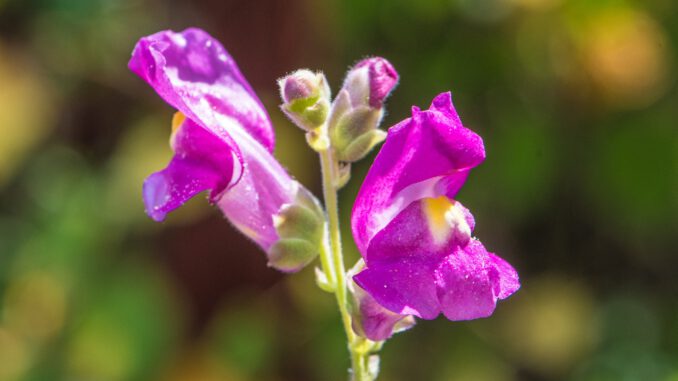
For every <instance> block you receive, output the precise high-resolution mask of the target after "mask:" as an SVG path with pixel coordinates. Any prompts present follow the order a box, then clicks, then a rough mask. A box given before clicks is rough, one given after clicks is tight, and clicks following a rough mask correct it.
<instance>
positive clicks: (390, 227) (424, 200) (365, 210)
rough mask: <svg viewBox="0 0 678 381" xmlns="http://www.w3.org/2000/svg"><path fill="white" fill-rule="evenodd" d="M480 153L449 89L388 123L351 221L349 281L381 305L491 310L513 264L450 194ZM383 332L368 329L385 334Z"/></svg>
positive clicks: (506, 288) (468, 315) (463, 315)
mask: <svg viewBox="0 0 678 381" xmlns="http://www.w3.org/2000/svg"><path fill="white" fill-rule="evenodd" d="M484 159H485V149H484V147H483V142H482V139H481V138H480V137H479V136H478V135H477V134H475V133H474V132H473V131H471V130H469V129H467V128H464V127H463V126H462V123H461V121H460V119H459V116H458V115H457V113H456V111H455V109H454V106H453V105H452V97H451V94H450V93H449V92H448V93H442V94H440V95H438V96H437V97H436V98H435V99H434V100H433V103H432V104H431V107H430V108H429V109H428V110H426V111H421V110H420V109H419V108H417V107H413V108H412V117H411V118H408V119H406V120H404V121H402V122H400V123H399V124H397V125H395V126H394V127H392V128H391V129H390V130H389V131H388V136H387V138H386V142H385V143H384V145H383V147H382V148H381V151H380V152H379V154H378V155H377V158H376V159H375V161H374V164H373V165H372V167H371V168H370V170H369V172H368V174H367V177H366V178H365V181H364V183H363V185H362V187H361V189H360V192H359V193H358V197H357V199H356V202H355V205H354V207H353V215H352V221H351V222H352V229H353V236H354V238H355V241H356V244H357V245H358V249H359V250H360V253H361V254H362V256H363V258H364V260H365V264H366V267H365V269H364V270H362V271H361V272H360V273H359V274H357V275H355V276H354V277H353V280H354V281H355V282H356V283H357V284H358V285H359V286H360V287H361V288H362V289H364V290H365V291H366V292H367V293H368V294H369V295H370V296H371V297H373V298H374V300H376V301H377V302H378V303H379V304H380V305H381V306H383V307H385V308H386V309H387V310H389V311H391V312H395V313H398V314H401V315H414V316H416V317H420V318H423V319H433V318H435V317H436V316H438V315H439V314H440V313H442V314H444V315H445V317H447V318H448V319H450V320H470V319H476V318H481V317H487V316H489V315H491V314H492V312H493V311H494V309H495V306H496V302H497V300H498V299H504V298H507V297H508V296H510V295H511V294H513V293H514V292H515V291H516V290H518V288H519V287H520V283H519V280H518V274H517V273H516V271H515V270H514V269H513V267H511V265H509V264H508V263H507V262H506V261H504V260H503V259H501V258H499V257H498V256H496V255H494V254H492V253H489V252H488V251H487V250H486V249H485V247H484V246H483V245H482V244H481V243H480V241H478V240H477V239H475V238H473V237H472V232H473V228H474V226H475V221H474V219H473V216H472V215H471V213H470V212H469V210H468V209H466V208H465V207H464V206H462V205H461V203H459V202H458V201H456V200H454V197H455V196H456V194H457V192H458V191H459V189H460V188H461V186H462V185H463V184H464V182H465V181H466V177H467V176H468V173H469V171H470V170H471V169H472V168H473V167H475V166H477V165H478V164H480V163H481V162H482V161H483V160H484ZM383 316H385V315H384V314H382V315H381V317H382V318H383ZM394 320H395V319H393V318H391V319H390V321H394ZM371 325H373V324H364V326H365V327H369V326H371ZM384 332H385V331H384V327H383V326H380V327H379V330H375V331H374V332H366V335H367V337H370V338H372V339H375V340H383V339H384V338H385V337H384Z"/></svg>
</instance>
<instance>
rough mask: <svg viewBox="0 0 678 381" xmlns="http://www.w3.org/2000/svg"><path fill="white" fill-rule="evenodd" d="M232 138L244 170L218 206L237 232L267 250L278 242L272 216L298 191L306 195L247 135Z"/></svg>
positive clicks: (272, 158) (291, 199)
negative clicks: (243, 164)
mask: <svg viewBox="0 0 678 381" xmlns="http://www.w3.org/2000/svg"><path fill="white" fill-rule="evenodd" d="M234 137H235V138H236V139H237V141H238V144H239V146H240V150H241V152H242V154H243V159H244V162H245V168H244V172H243V174H242V177H241V178H240V181H239V182H238V183H237V184H235V185H234V186H233V187H232V188H230V189H228V191H226V192H225V193H224V194H223V195H222V196H221V198H220V199H219V201H218V206H219V208H220V209H221V210H222V212H224V215H226V217H227V218H228V219H229V220H230V221H231V222H232V223H233V224H234V225H235V226H236V227H237V228H238V229H239V230H240V231H242V232H243V233H244V234H245V235H246V236H248V237H249V238H251V239H252V240H254V241H255V242H256V243H257V244H259V245H260V246H261V247H262V248H263V249H264V250H268V249H269V248H270V247H271V245H272V244H273V243H275V242H276V241H277V240H278V234H277V233H276V230H275V227H274V226H273V216H274V215H276V214H278V213H279V211H280V209H281V208H282V206H283V205H285V204H289V203H291V202H293V201H294V200H295V198H296V196H297V192H299V191H300V189H302V191H304V192H308V191H306V190H305V189H304V188H302V187H301V185H300V184H299V183H298V182H297V181H295V180H293V179H292V178H291V177H290V175H289V174H288V173H287V172H286V171H285V169H284V168H283V167H282V166H281V165H280V163H278V161H277V160H276V159H275V158H274V157H273V155H272V154H271V153H269V152H268V150H266V148H264V147H263V146H262V145H261V144H259V143H258V142H257V141H255V140H254V139H252V138H251V137H249V136H248V135H242V136H239V135H234ZM309 194H310V193H309ZM311 197H312V196H311Z"/></svg>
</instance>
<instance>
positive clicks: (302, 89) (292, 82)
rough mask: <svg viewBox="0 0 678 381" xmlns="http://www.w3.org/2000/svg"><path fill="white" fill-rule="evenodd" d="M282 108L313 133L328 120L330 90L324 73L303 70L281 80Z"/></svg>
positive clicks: (298, 124)
mask: <svg viewBox="0 0 678 381" xmlns="http://www.w3.org/2000/svg"><path fill="white" fill-rule="evenodd" d="M278 86H279V87H280V96H281V98H282V100H283V104H282V105H281V106H280V107H281V109H282V110H283V112H284V113H285V115H287V116H288V117H289V118H290V120H292V122H293V123H294V124H296V125H297V126H299V127H300V128H302V129H303V130H306V131H311V130H313V129H315V128H317V127H319V126H321V125H322V124H323V123H325V120H326V119H327V114H328V113H329V109H330V88H329V85H328V84H327V79H326V78H325V75H324V74H322V73H313V72H312V71H310V70H307V69H302V70H297V71H295V72H294V73H292V74H290V75H288V76H286V77H284V78H282V79H280V80H279V81H278Z"/></svg>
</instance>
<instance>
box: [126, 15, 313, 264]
mask: <svg viewBox="0 0 678 381" xmlns="http://www.w3.org/2000/svg"><path fill="white" fill-rule="evenodd" d="M129 68H130V69H131V70H132V71H133V72H134V73H136V74H137V75H138V76H140V77H141V78H142V79H144V80H145V81H146V82H148V84H149V85H151V87H152V88H153V89H154V90H155V91H156V92H157V93H158V95H160V96H161V97H162V98H163V99H164V100H165V101H166V102H167V103H168V104H170V105H171V106H172V107H174V108H175V109H176V110H178V111H177V113H176V114H175V116H174V119H173V122H172V134H171V138H170V146H171V148H172V149H173V151H174V157H173V158H172V160H171V161H170V163H169V164H168V166H167V167H166V168H165V169H163V170H161V171H159V172H156V173H153V174H152V175H150V176H149V177H148V178H147V179H146V181H145V182H144V186H143V199H144V203H145V205H146V213H147V214H148V215H149V216H150V217H151V218H153V219H154V220H156V221H162V220H163V219H164V218H165V216H166V215H167V213H169V212H171V211H172V210H174V209H176V208H178V207H179V206H181V205H183V204H184V203H185V202H186V201H187V200H188V199H190V198H191V197H193V196H195V195H196V194H198V193H200V192H203V191H206V190H209V191H210V193H209V200H210V201H211V202H212V203H215V204H217V206H218V207H219V208H220V209H221V210H222V212H223V213H224V215H225V216H226V217H227V218H228V219H229V220H230V221H231V222H232V223H233V225H235V226H236V227H237V228H238V229H239V230H240V231H241V232H243V233H244V234H245V235H246V236H248V237H249V238H251V239H252V240H253V241H254V242H256V243H257V244H258V245H259V246H260V247H261V248H262V249H264V250H265V251H266V252H267V253H268V255H269V264H270V265H272V266H273V267H276V268H278V269H280V270H283V271H295V270H298V269H299V268H301V267H303V265H305V264H307V263H308V262H310V261H311V260H313V258H314V257H315V256H316V254H317V248H318V242H319V241H320V240H321V239H322V231H323V221H324V217H323V214H322V210H321V208H320V206H319V203H318V202H317V200H316V199H315V197H313V195H312V194H311V193H310V192H308V191H307V190H306V189H305V188H304V187H303V186H301V185H300V184H299V183H298V182H297V181H295V180H294V179H292V177H290V175H289V174H288V173H287V172H286V171H285V169H284V168H283V167H282V166H281V165H280V164H279V163H278V162H277V161H276V159H275V158H274V157H273V154H272V153H273V148H274V144H275V137H274V132H273V128H272V126H271V122H270V120H269V117H268V114H267V113H266V110H265V109H264V107H263V106H262V104H261V102H260V101H259V99H258V98H257V96H256V94H255V93H254V91H253V90H252V88H251V87H250V85H249V84H248V83H247V81H246V80H245V78H244V77H243V75H242V74H241V73H240V70H239V69H238V67H237V65H236V63H235V61H234V60H233V58H232V57H231V56H230V55H229V54H228V52H227V51H226V50H225V49H224V47H223V46H222V45H221V44H220V43H219V42H218V41H217V40H215V39H214V38H212V37H211V36H210V35H209V34H207V33H206V32H204V31H202V30H200V29H196V28H191V29H187V30H184V31H182V32H179V33H175V32H172V31H162V32H158V33H155V34H153V35H150V36H147V37H144V38H142V39H141V40H139V42H138V43H137V45H136V47H135V48H134V51H133V53H132V58H131V60H130V62H129ZM290 221H292V222H294V223H290Z"/></svg>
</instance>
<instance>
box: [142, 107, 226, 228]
mask: <svg viewBox="0 0 678 381" xmlns="http://www.w3.org/2000/svg"><path fill="white" fill-rule="evenodd" d="M172 146H173V147H174V150H175V155H174V157H173V158H172V160H171V161H170V163H169V164H168V165H167V167H166V168H165V169H163V170H162V171H159V172H156V173H154V174H152V175H150V176H149V177H148V178H147V179H146V181H145V182H144V187H143V198H144V204H145V205H146V213H147V214H148V215H149V216H150V217H151V218H153V219H154V220H156V221H162V220H164V219H165V216H166V215H167V213H169V212H170V211H172V210H174V209H176V208H178V207H179V206H181V205H183V204H184V203H185V202H186V201H187V200H188V199H190V198H191V197H193V196H195V195H196V194H198V193H200V192H202V191H204V190H208V189H211V195H210V197H211V198H212V199H214V198H216V197H217V196H218V195H219V194H220V193H221V192H222V191H223V190H224V189H226V187H227V186H228V185H229V183H230V182H231V179H232V177H233V172H234V162H235V159H234V153H233V151H232V149H231V147H230V146H229V145H228V144H227V143H226V142H224V141H223V140H222V139H220V138H219V137H217V136H215V135H213V134H212V133H211V132H209V131H208V130H206V129H204V128H202V127H201V126H199V125H198V124H197V123H195V122H194V121H192V120H191V119H185V120H184V121H183V123H182V124H181V125H179V127H178V129H177V130H176V132H175V133H174V135H173V137H172Z"/></svg>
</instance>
